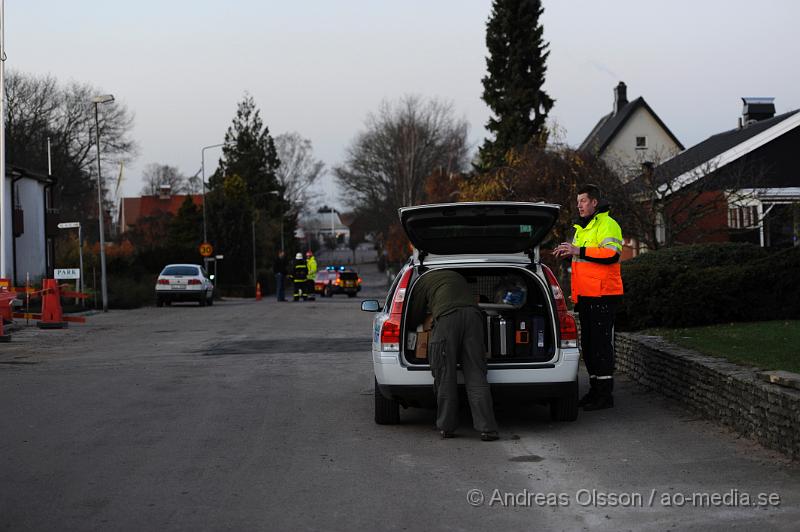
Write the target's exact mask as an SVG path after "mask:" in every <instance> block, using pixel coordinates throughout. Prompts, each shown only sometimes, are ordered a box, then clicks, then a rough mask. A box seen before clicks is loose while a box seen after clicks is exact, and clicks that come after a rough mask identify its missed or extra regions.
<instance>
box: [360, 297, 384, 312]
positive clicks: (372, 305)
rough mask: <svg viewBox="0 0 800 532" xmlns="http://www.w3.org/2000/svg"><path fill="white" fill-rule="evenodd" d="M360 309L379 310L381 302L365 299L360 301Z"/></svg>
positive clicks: (366, 310) (367, 310)
mask: <svg viewBox="0 0 800 532" xmlns="http://www.w3.org/2000/svg"><path fill="white" fill-rule="evenodd" d="M361 310H363V311H365V312H380V311H381V304H380V303H378V300H377V299H365V300H364V301H362V302H361Z"/></svg>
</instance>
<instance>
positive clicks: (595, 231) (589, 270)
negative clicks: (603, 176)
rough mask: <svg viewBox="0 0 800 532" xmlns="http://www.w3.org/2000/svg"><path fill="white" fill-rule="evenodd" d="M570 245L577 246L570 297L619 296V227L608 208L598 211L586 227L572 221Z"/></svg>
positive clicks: (620, 239) (620, 234)
mask: <svg viewBox="0 0 800 532" xmlns="http://www.w3.org/2000/svg"><path fill="white" fill-rule="evenodd" d="M572 245H573V246H577V247H579V248H581V252H580V255H578V256H577V257H573V258H572V301H573V302H574V303H577V302H578V297H579V296H584V297H602V296H621V295H622V293H623V290H622V275H621V274H620V267H619V257H620V254H621V253H622V230H621V229H620V228H619V224H617V222H615V221H614V219H613V218H611V216H609V215H608V212H599V213H597V214H596V215H595V216H594V218H592V219H591V220H590V221H589V223H588V224H586V227H581V226H580V225H575V237H574V238H573V239H572Z"/></svg>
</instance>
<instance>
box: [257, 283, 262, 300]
mask: <svg viewBox="0 0 800 532" xmlns="http://www.w3.org/2000/svg"><path fill="white" fill-rule="evenodd" d="M256 301H261V283H256Z"/></svg>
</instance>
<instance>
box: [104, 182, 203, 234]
mask: <svg viewBox="0 0 800 532" xmlns="http://www.w3.org/2000/svg"><path fill="white" fill-rule="evenodd" d="M187 196H188V197H190V198H191V199H192V202H193V203H194V204H195V205H197V206H198V207H201V208H202V206H203V195H202V194H172V193H171V189H170V187H169V186H168V185H164V186H161V187H160V189H159V194H157V195H153V196H140V197H131V198H122V201H121V202H120V206H119V215H118V217H117V230H118V231H119V232H120V234H123V233H125V232H127V231H130V230H131V229H132V228H133V227H135V226H136V225H138V224H140V223H141V222H142V221H143V220H146V219H153V218H158V217H162V216H164V215H172V216H174V215H176V214H178V211H179V210H180V208H181V205H182V204H183V202H184V201H185V200H186V198H187Z"/></svg>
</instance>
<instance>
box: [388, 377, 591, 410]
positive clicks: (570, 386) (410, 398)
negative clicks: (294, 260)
mask: <svg viewBox="0 0 800 532" xmlns="http://www.w3.org/2000/svg"><path fill="white" fill-rule="evenodd" d="M574 383H575V381H570V382H546V383H532V384H502V383H501V384H492V385H491V390H492V399H493V401H494V402H497V403H511V402H513V403H515V404H526V403H535V402H540V401H544V400H548V399H553V398H556V397H562V396H564V395H569V394H571V393H574V389H575V388H574ZM378 390H379V391H380V393H381V395H383V396H384V397H386V398H387V399H393V400H395V401H397V402H399V403H400V404H401V405H403V406H404V407H416V408H433V407H435V406H436V398H435V397H434V395H433V386H432V385H430V384H428V385H412V386H402V385H392V384H379V385H378ZM458 391H459V394H460V395H462V396H464V397H466V390H465V388H464V385H463V384H459V386H458Z"/></svg>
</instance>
